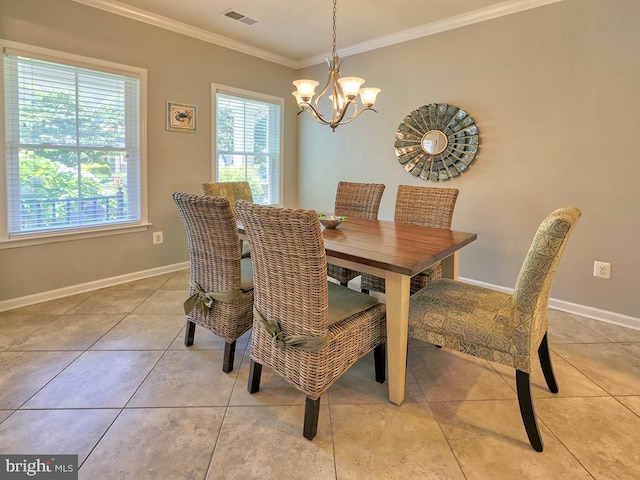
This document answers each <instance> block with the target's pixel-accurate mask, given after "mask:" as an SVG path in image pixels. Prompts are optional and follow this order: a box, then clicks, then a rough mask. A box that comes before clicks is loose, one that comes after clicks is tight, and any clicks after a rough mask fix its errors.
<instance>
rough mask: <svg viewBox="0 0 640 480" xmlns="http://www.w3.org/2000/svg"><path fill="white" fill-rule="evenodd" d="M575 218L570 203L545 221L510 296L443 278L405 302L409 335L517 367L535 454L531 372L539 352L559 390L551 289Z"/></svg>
mask: <svg viewBox="0 0 640 480" xmlns="http://www.w3.org/2000/svg"><path fill="white" fill-rule="evenodd" d="M578 218H580V210H578V209H577V208H572V207H568V208H562V209H559V210H556V211H554V212H552V213H551V214H550V215H549V216H547V218H545V219H544V221H543V222H542V224H541V225H540V227H539V228H538V231H537V233H536V235H535V237H534V238H533V242H532V244H531V247H530V248H529V252H528V254H527V256H526V258H525V261H524V264H523V265H522V269H521V270H520V274H519V275H518V279H517V281H516V285H515V290H514V293H513V294H512V295H510V294H507V293H502V292H498V291H495V290H491V289H488V288H483V287H479V286H474V285H469V284H465V283H462V282H458V281H454V280H449V279H442V280H439V281H437V282H435V283H431V284H429V285H427V286H426V287H424V288H423V289H421V290H420V291H418V292H417V293H416V294H415V295H413V296H412V297H411V300H410V303H409V336H411V337H413V338H417V339H419V340H423V341H426V342H429V343H433V344H436V345H440V346H442V347H444V348H451V349H453V350H457V351H459V352H462V353H466V354H468V355H473V356H476V357H480V358H484V359H486V360H489V361H492V362H497V363H501V364H503V365H507V366H509V367H513V368H514V369H515V370H516V387H517V391H518V402H519V404H520V414H521V416H522V421H523V423H524V427H525V430H526V432H527V436H528V438H529V442H530V443H531V446H532V447H533V448H534V449H535V450H537V451H538V452H541V451H542V448H543V445H542V438H541V437H540V432H539V431H538V425H537V423H536V417H535V413H534V410H533V403H532V401H531V390H530V383H529V374H530V373H531V368H532V364H533V362H534V358H535V356H536V352H537V356H538V358H539V359H540V364H541V366H542V372H543V373H544V377H545V380H546V382H547V386H548V387H549V390H551V391H552V392H553V393H557V392H558V386H557V384H556V380H555V377H554V375H553V370H552V368H551V358H550V356H549V347H548V343H547V328H548V323H549V321H548V304H549V292H550V290H551V285H552V283H553V277H554V275H555V272H556V269H557V267H558V262H559V261H560V257H561V256H562V252H563V250H564V247H565V245H566V242H567V239H568V238H569V235H570V234H571V231H572V230H573V227H574V225H575V223H576V222H577V221H578ZM452 381H454V380H452Z"/></svg>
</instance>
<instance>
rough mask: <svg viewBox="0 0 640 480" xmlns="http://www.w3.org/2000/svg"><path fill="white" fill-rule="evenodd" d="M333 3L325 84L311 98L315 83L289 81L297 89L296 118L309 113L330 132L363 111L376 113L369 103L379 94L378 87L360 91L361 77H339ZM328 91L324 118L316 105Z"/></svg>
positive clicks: (371, 103)
mask: <svg viewBox="0 0 640 480" xmlns="http://www.w3.org/2000/svg"><path fill="white" fill-rule="evenodd" d="M336 3H337V0H333V50H332V54H331V59H329V58H327V64H328V65H329V76H328V78H327V83H325V85H324V87H323V88H322V90H321V91H320V93H319V94H318V95H317V96H316V97H315V99H314V98H313V97H314V95H315V93H316V92H315V90H316V87H317V86H318V85H319V82H316V81H315V80H307V79H302V80H296V81H294V82H293V84H294V85H295V86H296V88H297V90H296V91H295V92H293V96H294V97H296V101H297V102H298V107H300V111H299V112H298V115H300V114H301V113H302V112H309V113H311V115H313V117H314V118H315V119H316V120H317V121H318V122H319V123H321V124H323V125H329V126H330V127H331V129H332V130H333V131H334V132H335V130H336V128H337V127H338V126H339V125H346V124H347V123H350V122H352V121H353V120H355V118H356V117H357V116H358V115H360V114H361V113H362V112H364V111H365V110H373V111H374V112H376V110H375V109H374V108H373V104H374V103H375V102H376V97H377V95H378V93H380V89H379V88H373V87H369V88H360V86H361V85H362V84H363V83H364V79H363V78H359V77H344V78H340V65H341V64H342V60H340V57H338V54H337V53H336V11H337V8H336ZM328 92H329V93H330V95H328V97H327V99H328V100H329V103H330V105H331V116H330V117H329V116H328V115H327V116H326V117H325V115H323V114H322V113H321V112H320V107H318V103H319V102H320V100H321V99H322V98H324V96H325V94H326V93H328ZM358 93H359V94H360V101H361V102H362V105H359V104H358V101H357V97H358ZM325 103H326V102H325ZM351 105H353V109H350V108H349V107H350V106H351ZM347 110H351V114H350V115H347ZM376 113H377V112H376Z"/></svg>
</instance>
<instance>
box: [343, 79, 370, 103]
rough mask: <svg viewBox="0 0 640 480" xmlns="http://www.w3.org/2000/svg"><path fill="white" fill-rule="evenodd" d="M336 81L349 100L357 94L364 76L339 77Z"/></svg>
mask: <svg viewBox="0 0 640 480" xmlns="http://www.w3.org/2000/svg"><path fill="white" fill-rule="evenodd" d="M338 83H339V84H340V86H341V87H342V93H343V94H344V96H345V97H347V98H348V99H350V100H351V99H353V98H355V97H356V95H358V91H359V90H360V85H362V84H363V83H364V78H359V77H344V78H341V79H339V80H338Z"/></svg>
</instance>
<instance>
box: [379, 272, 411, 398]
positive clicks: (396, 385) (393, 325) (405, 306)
mask: <svg viewBox="0 0 640 480" xmlns="http://www.w3.org/2000/svg"><path fill="white" fill-rule="evenodd" d="M410 281H411V279H410V278H409V277H407V276H406V275H401V274H399V273H393V272H387V273H386V282H385V283H386V285H385V290H386V299H387V366H388V375H389V400H391V401H392V402H393V403H395V404H396V405H400V404H401V403H402V402H403V401H404V385H405V381H406V374H407V327H408V323H409V285H410Z"/></svg>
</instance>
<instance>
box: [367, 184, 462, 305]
mask: <svg viewBox="0 0 640 480" xmlns="http://www.w3.org/2000/svg"><path fill="white" fill-rule="evenodd" d="M457 199H458V189H456V188H437V187H419V186H410V185H399V186H398V193H397V196H396V210H395V215H394V221H396V222H400V223H410V224H414V225H423V226H425V227H433V228H446V229H450V228H451V220H452V219H453V210H454V208H455V206H456V200H457ZM440 278H442V266H441V265H440V263H439V262H438V263H437V264H436V265H433V266H431V267H429V268H428V269H427V270H425V271H424V272H420V273H419V274H417V275H415V276H414V277H412V278H411V287H410V289H411V294H414V293H415V292H417V291H418V290H420V289H421V288H422V287H424V286H425V285H427V284H428V283H431V282H435V281H436V280H439V279H440ZM360 289H361V291H362V292H363V293H369V292H370V291H374V292H381V293H385V284H384V278H381V277H376V276H375V275H371V274H368V273H363V274H362V278H361V280H360Z"/></svg>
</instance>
